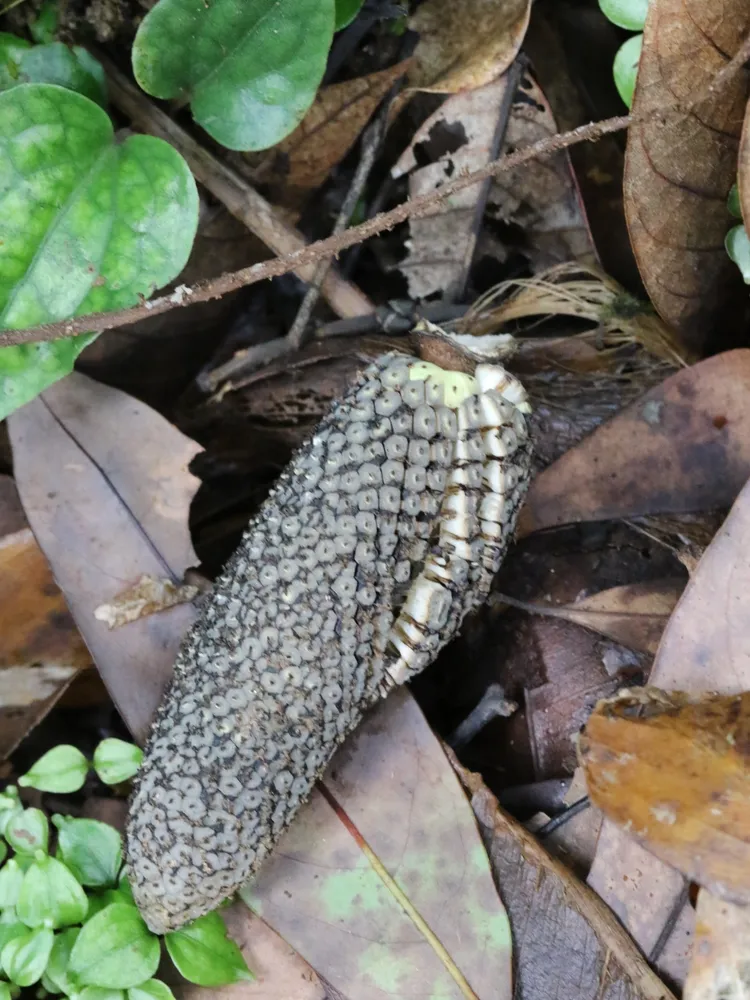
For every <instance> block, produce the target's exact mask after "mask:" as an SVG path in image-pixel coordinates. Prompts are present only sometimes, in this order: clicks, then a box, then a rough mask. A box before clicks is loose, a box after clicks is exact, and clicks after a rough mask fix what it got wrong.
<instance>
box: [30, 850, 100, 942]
mask: <svg viewBox="0 0 750 1000" xmlns="http://www.w3.org/2000/svg"><path fill="white" fill-rule="evenodd" d="M88 907H89V901H88V899H87V898H86V893H85V892H84V891H83V889H82V888H81V886H80V884H79V883H78V881H77V880H76V878H75V876H74V875H73V874H72V872H70V871H69V870H68V869H67V868H66V866H65V865H64V864H63V863H62V861H58V860H57V858H50V857H43V858H40V859H39V860H38V861H35V862H34V864H33V865H32V866H31V867H30V868H29V870H28V871H27V872H26V874H25V875H24V877H23V885H22V886H21V893H20V895H19V897H18V903H17V904H16V910H17V912H18V916H19V918H20V919H21V920H23V922H24V923H25V924H26V925H27V926H29V927H53V928H56V927H67V926H69V925H70V924H79V923H80V922H81V921H82V920H84V919H85V917H86V913H87V912H88Z"/></svg>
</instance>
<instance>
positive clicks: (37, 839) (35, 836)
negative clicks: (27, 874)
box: [5, 809, 49, 854]
mask: <svg viewBox="0 0 750 1000" xmlns="http://www.w3.org/2000/svg"><path fill="white" fill-rule="evenodd" d="M5 839H6V840H7V841H8V843H9V844H10V846H11V847H12V848H13V850H14V851H15V852H16V853H17V854H36V852H37V851H46V850H47V844H48V843H49V823H48V822H47V817H46V816H45V815H44V813H43V812H42V810H41V809H21V810H20V812H17V813H14V814H13V815H12V816H11V818H10V820H9V821H8V823H7V824H6V827H5Z"/></svg>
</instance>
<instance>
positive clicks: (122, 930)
mask: <svg viewBox="0 0 750 1000" xmlns="http://www.w3.org/2000/svg"><path fill="white" fill-rule="evenodd" d="M159 951H160V946H159V939H158V937H156V935H155V934H152V933H151V931H150V930H149V929H148V927H146V924H145V923H144V922H143V920H142V918H141V915H140V914H139V913H138V910H137V909H136V908H135V906H130V905H128V904H127V903H112V904H110V905H109V906H107V907H105V908H104V909H103V910H101V911H100V912H99V913H97V914H96V916H94V917H92V918H91V920H87V921H86V923H85V924H84V926H83V928H82V930H81V933H80V934H79V936H78V940H77V941H76V943H75V945H74V946H73V951H72V952H71V955H70V965H69V968H70V972H71V974H72V975H73V976H74V977H75V978H76V980H77V981H78V982H79V983H80V984H81V985H82V986H104V987H106V988H107V989H118V990H125V989H128V988H130V987H131V986H140V984H141V983H144V982H145V981H146V980H147V979H151V977H152V976H153V975H154V973H155V972H156V969H157V967H158V965H159Z"/></svg>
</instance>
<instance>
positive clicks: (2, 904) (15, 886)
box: [0, 858, 23, 910]
mask: <svg viewBox="0 0 750 1000" xmlns="http://www.w3.org/2000/svg"><path fill="white" fill-rule="evenodd" d="M22 885H23V869H22V868H21V866H20V865H19V863H18V861H17V860H16V859H15V858H11V859H10V860H9V861H6V862H5V864H4V865H3V866H2V868H0V909H2V910H5V909H7V908H8V907H11V906H15V905H16V904H17V903H18V897H19V896H20V894H21V886H22Z"/></svg>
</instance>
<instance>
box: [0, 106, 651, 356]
mask: <svg viewBox="0 0 750 1000" xmlns="http://www.w3.org/2000/svg"><path fill="white" fill-rule="evenodd" d="M630 122H631V119H630V116H628V115H623V116H620V117H617V118H606V119H604V120H603V121H599V122H591V123H590V124H588V125H580V126H579V127H578V128H575V129H573V130H572V131H570V132H563V133H560V134H558V135H554V136H550V137H549V138H546V139H541V140H540V141H539V142H535V143H533V144H532V145H530V146H527V147H526V149H521V150H518V151H517V152H515V153H511V154H510V155H508V156H502V157H500V159H499V160H494V161H493V162H492V163H488V164H487V165H486V166H484V167H482V168H481V169H480V170H475V171H474V172H473V173H465V172H462V173H460V174H457V175H456V177H454V178H452V179H451V180H450V181H447V182H446V183H445V184H443V186H442V187H441V188H440V189H439V190H438V191H435V192H433V193H432V194H429V195H423V196H422V197H420V198H413V199H411V200H410V201H406V202H403V203H402V204H401V205H397V206H396V207H395V208H392V209H391V210H390V211H388V212H381V214H380V215H376V216H374V217H373V218H372V219H368V220H367V222H363V223H362V224H361V225H359V226H353V227H352V228H351V229H346V230H345V231H344V232H343V233H340V234H339V235H338V236H329V237H328V238H327V239H325V240H319V241H318V242H317V243H311V244H309V246H306V247H304V248H303V249H301V250H296V251H295V252H294V253H291V254H288V255H287V256H285V257H277V258H276V259H275V260H265V261H262V262H261V263H260V264H252V265H251V266H250V267H243V268H241V269H240V270H239V271H230V272H228V273H226V274H222V275H219V277H218V278H211V279H209V280H208V281H200V282H198V283H197V284H195V285H194V286H193V287H192V288H186V287H184V286H181V287H180V288H178V289H176V291H174V292H172V293H171V294H170V295H163V296H161V297H160V298H156V299H149V301H148V302H142V303H141V304H140V305H137V306H131V307H130V308H128V309H117V310H114V311H113V312H104V313H91V314H90V315H88V316H78V317H76V318H74V319H66V320H61V321H60V322H59V323H45V324H43V325H41V326H33V327H26V329H24V330H3V331H2V332H0V347H9V346H11V345H13V344H31V343H41V342H43V341H46V340H56V339H57V338H58V337H72V336H74V335H75V334H77V333H87V332H90V333H102V332H103V331H104V330H111V329H113V328H114V327H116V326H126V325H127V324H129V323H135V322H137V321H138V320H140V319H144V318H145V317H146V316H159V315H161V314H162V313H166V312H169V311H170V310H172V309H176V308H178V307H179V306H188V305H194V304H196V303H198V302H208V301H210V300H211V299H218V298H220V297H221V296H222V295H226V294H227V292H234V291H236V290H237V289H239V288H244V287H246V286H247V285H254V284H255V283H256V282H258V281H265V280H266V279H267V278H277V277H278V276H279V275H281V274H288V273H289V271H296V270H297V269H298V268H300V267H302V266H304V265H308V264H315V263H317V262H318V261H319V260H322V259H323V258H324V257H332V256H336V255H337V254H339V253H341V251H342V250H346V249H348V248H349V247H352V246H354V245H355V244H357V243H361V242H362V240H368V239H370V238H371V237H372V236H377V235H378V233H382V232H383V231H384V230H386V229H393V228H394V226H397V225H399V223H401V222H405V221H406V220H407V219H409V218H420V217H422V216H424V215H428V214H429V213H430V212H432V211H434V210H435V208H436V207H437V206H438V205H439V204H440V202H441V201H443V199H444V198H447V197H449V196H450V195H452V194H455V193H456V192H457V191H463V190H464V188H467V187H471V185H472V184H479V183H480V182H481V181H483V180H485V179H486V178H487V177H497V176H498V175H499V174H503V173H506V172H507V171H509V170H515V169H516V167H519V166H521V165H522V164H524V163H529V162H530V161H531V160H538V159H542V158H544V157H547V156H552V155H554V154H555V153H558V152H559V151H560V150H561V149H568V148H569V147H570V146H575V145H576V144H577V143H579V142H596V141H597V140H598V139H601V137H602V136H605V135H610V134H611V133H612V132H621V131H622V130H623V129H625V128H627V127H628V125H630Z"/></svg>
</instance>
